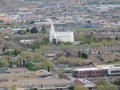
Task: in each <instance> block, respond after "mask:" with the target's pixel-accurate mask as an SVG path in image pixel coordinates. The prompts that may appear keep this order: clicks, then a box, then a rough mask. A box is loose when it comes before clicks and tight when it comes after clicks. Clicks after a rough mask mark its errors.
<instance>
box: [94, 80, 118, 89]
mask: <svg viewBox="0 0 120 90" xmlns="http://www.w3.org/2000/svg"><path fill="white" fill-rule="evenodd" d="M96 90H117V88H116V87H115V86H114V85H112V84H108V83H107V82H106V81H105V80H100V81H99V82H98V85H97V88H96Z"/></svg>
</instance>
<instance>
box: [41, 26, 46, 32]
mask: <svg viewBox="0 0 120 90" xmlns="http://www.w3.org/2000/svg"><path fill="white" fill-rule="evenodd" d="M41 32H42V33H46V28H45V26H44V25H43V26H42V28H41Z"/></svg>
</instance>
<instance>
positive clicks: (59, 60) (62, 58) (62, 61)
mask: <svg viewBox="0 0 120 90" xmlns="http://www.w3.org/2000/svg"><path fill="white" fill-rule="evenodd" d="M66 59H67V58H66V57H64V56H62V57H59V58H58V62H59V63H66Z"/></svg>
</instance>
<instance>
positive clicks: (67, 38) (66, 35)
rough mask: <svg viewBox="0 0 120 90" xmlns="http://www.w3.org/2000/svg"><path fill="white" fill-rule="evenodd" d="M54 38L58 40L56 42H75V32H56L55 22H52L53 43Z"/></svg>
mask: <svg viewBox="0 0 120 90" xmlns="http://www.w3.org/2000/svg"><path fill="white" fill-rule="evenodd" d="M53 40H56V43H57V42H59V41H62V42H71V43H73V42H74V33H73V32H70V31H67V32H56V31H55V29H54V25H53V23H52V24H51V30H50V37H49V41H50V42H51V43H53Z"/></svg>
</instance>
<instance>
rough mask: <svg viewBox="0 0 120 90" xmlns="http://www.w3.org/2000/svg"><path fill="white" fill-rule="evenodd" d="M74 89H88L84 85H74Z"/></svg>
mask: <svg viewBox="0 0 120 90" xmlns="http://www.w3.org/2000/svg"><path fill="white" fill-rule="evenodd" d="M74 90H88V89H87V88H86V87H84V86H80V85H76V86H74Z"/></svg>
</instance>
